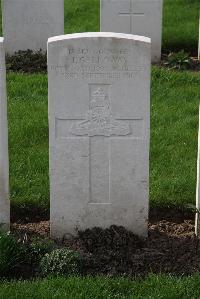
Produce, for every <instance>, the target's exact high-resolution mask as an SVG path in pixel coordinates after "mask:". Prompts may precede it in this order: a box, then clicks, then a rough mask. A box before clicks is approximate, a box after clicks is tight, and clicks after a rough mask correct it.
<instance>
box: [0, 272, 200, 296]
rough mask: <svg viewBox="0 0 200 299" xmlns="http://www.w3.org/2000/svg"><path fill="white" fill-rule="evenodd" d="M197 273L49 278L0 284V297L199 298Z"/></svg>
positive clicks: (199, 283)
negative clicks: (130, 277) (134, 276)
mask: <svg viewBox="0 0 200 299" xmlns="http://www.w3.org/2000/svg"><path fill="white" fill-rule="evenodd" d="M199 285H200V276H198V275H193V276H191V277H182V278H175V277H173V276H155V275H150V276H149V277H147V278H146V279H144V280H140V279H137V280H130V279H128V278H126V279H125V278H115V279H113V278H108V277H107V278H106V277H86V278H79V277H71V278H68V279H65V278H49V279H45V280H36V281H19V282H17V281H13V282H6V281H5V282H1V283H0V298H1V299H11V298H18V299H24V298H30V299H33V298H34V299H46V298H48V299H51V298H54V299H65V298H66V299H108V298H116V299H125V298H126V299H142V298H145V299H158V298H159V299H172V298H173V299H175V298H179V299H181V298H184V299H187V298H188V299H190V298H192V299H199V298H200V288H199Z"/></svg>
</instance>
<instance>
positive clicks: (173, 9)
mask: <svg viewBox="0 0 200 299" xmlns="http://www.w3.org/2000/svg"><path fill="white" fill-rule="evenodd" d="M163 2H164V10H163V51H164V52H170V51H174V52H177V51H179V50H182V49H184V50H185V51H188V52H189V53H190V54H191V55H196V56H197V49H198V30H199V0H163ZM0 8H1V3H0ZM99 24H100V9H99V0H65V33H73V32H87V31H90V32H91V31H99ZM0 35H2V24H1V17H0Z"/></svg>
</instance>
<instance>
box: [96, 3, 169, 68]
mask: <svg viewBox="0 0 200 299" xmlns="http://www.w3.org/2000/svg"><path fill="white" fill-rule="evenodd" d="M162 1H163V0H101V31H103V32H105V31H108V32H124V33H131V34H137V35H142V36H147V37H150V38H151V42H152V62H159V61H160V59H161V39H162V6H163V2H162Z"/></svg>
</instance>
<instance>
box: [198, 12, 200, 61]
mask: <svg viewBox="0 0 200 299" xmlns="http://www.w3.org/2000/svg"><path fill="white" fill-rule="evenodd" d="M198 59H199V60H200V14H199V47H198Z"/></svg>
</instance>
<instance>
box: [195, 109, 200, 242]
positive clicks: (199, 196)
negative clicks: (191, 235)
mask: <svg viewBox="0 0 200 299" xmlns="http://www.w3.org/2000/svg"><path fill="white" fill-rule="evenodd" d="M196 209H197V212H198V211H200V106H199V133H198V154H197V186H196ZM195 232H196V235H198V236H199V235H200V214H199V213H196V223H195Z"/></svg>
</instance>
